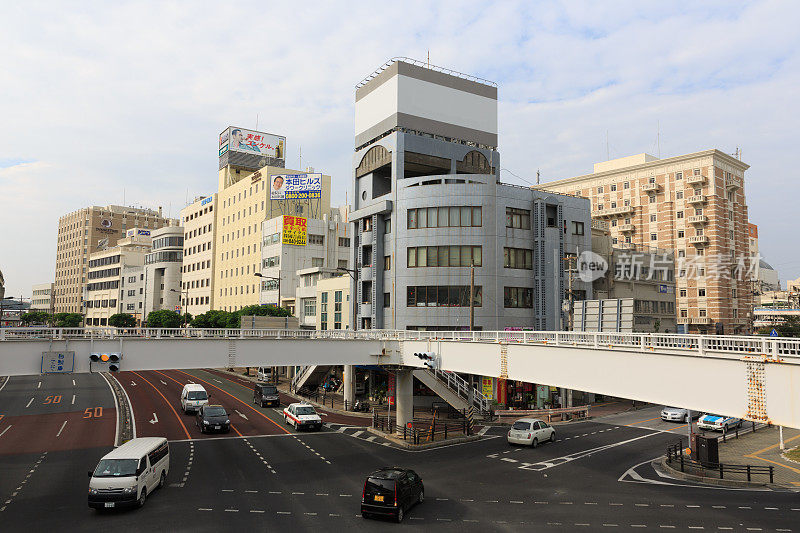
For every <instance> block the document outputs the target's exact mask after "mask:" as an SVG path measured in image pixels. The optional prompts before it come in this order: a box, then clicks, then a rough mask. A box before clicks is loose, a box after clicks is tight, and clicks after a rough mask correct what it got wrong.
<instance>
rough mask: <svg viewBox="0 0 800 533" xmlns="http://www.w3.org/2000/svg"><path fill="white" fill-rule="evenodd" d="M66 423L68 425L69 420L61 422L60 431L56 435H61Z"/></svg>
mask: <svg viewBox="0 0 800 533" xmlns="http://www.w3.org/2000/svg"><path fill="white" fill-rule="evenodd" d="M66 425H67V421H66V420H64V423H63V424H61V429H59V430H58V433H56V437H60V436H61V432H62V431H64V426H66Z"/></svg>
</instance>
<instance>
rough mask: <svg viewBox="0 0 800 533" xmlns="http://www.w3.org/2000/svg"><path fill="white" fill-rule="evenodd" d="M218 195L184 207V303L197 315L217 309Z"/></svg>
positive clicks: (185, 308)
mask: <svg viewBox="0 0 800 533" xmlns="http://www.w3.org/2000/svg"><path fill="white" fill-rule="evenodd" d="M216 207H217V194H216V193H214V194H212V195H211V196H200V197H198V198H196V199H195V201H194V202H192V203H191V204H189V205H187V206H186V207H184V208H183V209H182V210H181V223H182V224H183V265H182V266H181V274H182V277H181V288H182V290H183V298H182V300H183V301H182V304H183V309H184V311H185V312H187V313H189V314H191V315H192V316H197V315H200V314H203V313H205V312H206V311H210V310H211V309H214V304H215V298H214V269H215V267H216V264H217V262H216V255H215V254H214V250H215V239H216V232H217V212H218V210H217V208H216Z"/></svg>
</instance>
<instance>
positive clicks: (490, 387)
mask: <svg viewBox="0 0 800 533" xmlns="http://www.w3.org/2000/svg"><path fill="white" fill-rule="evenodd" d="M481 392H483V396H484V397H486V398H488V399H489V400H493V399H494V378H487V377H485V376H484V377H483V378H481Z"/></svg>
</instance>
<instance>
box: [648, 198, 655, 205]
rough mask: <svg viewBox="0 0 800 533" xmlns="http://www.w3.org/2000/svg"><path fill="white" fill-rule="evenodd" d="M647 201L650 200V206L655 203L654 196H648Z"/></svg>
mask: <svg viewBox="0 0 800 533" xmlns="http://www.w3.org/2000/svg"><path fill="white" fill-rule="evenodd" d="M649 199H650V203H651V204H654V203H656V197H655V196H650V197H649Z"/></svg>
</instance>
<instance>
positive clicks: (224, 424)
mask: <svg viewBox="0 0 800 533" xmlns="http://www.w3.org/2000/svg"><path fill="white" fill-rule="evenodd" d="M195 423H196V424H197V426H198V427H199V428H200V433H206V432H212V431H224V432H225V433H227V432H229V431H230V430H231V419H230V417H228V413H227V412H226V411H225V408H224V407H222V406H221V405H204V406H202V407H201V408H200V409H199V410H198V411H197V419H196V420H195Z"/></svg>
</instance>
